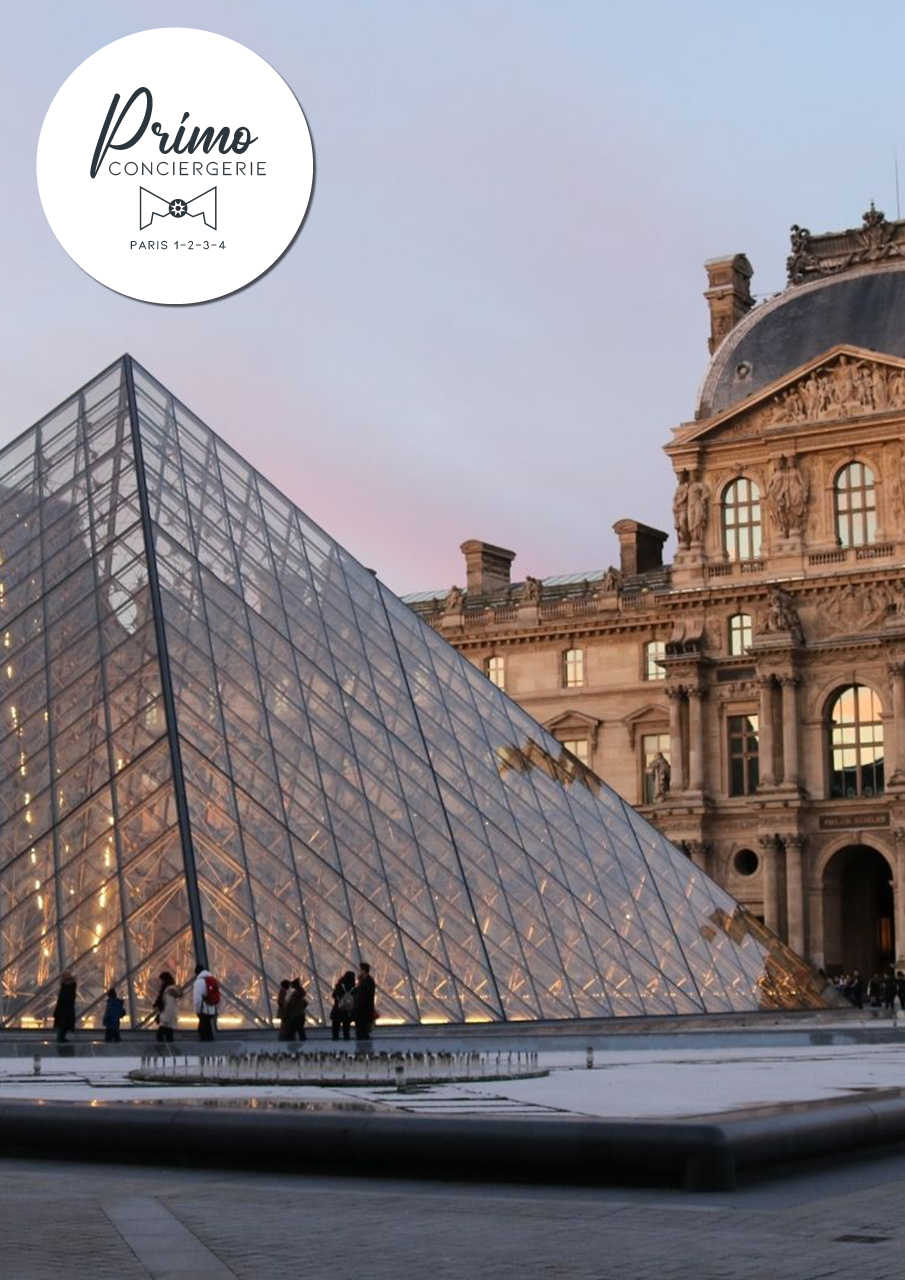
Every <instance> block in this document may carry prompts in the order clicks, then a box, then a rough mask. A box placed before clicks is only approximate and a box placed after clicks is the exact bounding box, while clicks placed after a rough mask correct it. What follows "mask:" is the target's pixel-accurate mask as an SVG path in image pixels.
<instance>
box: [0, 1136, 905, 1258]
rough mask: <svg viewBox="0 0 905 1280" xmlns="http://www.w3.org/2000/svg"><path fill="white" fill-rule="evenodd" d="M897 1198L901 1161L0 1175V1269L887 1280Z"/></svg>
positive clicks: (45, 1166) (14, 1164)
mask: <svg viewBox="0 0 905 1280" xmlns="http://www.w3.org/2000/svg"><path fill="white" fill-rule="evenodd" d="M903 1201H905V1156H887V1157H884V1158H878V1159H872V1160H871V1159H868V1160H866V1161H865V1160H859V1161H858V1162H856V1163H851V1164H845V1163H843V1164H839V1163H835V1164H834V1166H833V1167H832V1168H830V1169H826V1170H822V1171H821V1170H816V1171H811V1172H808V1173H800V1172H798V1173H796V1174H794V1175H792V1176H786V1177H783V1178H781V1179H779V1180H777V1181H773V1182H768V1183H758V1184H754V1185H751V1186H748V1187H742V1188H741V1189H740V1190H739V1191H737V1192H735V1193H734V1194H732V1195H724V1196H717V1195H712V1196H707V1195H696V1196H691V1195H686V1194H683V1193H681V1192H664V1191H631V1192H627V1191H624V1190H621V1191H613V1190H611V1191H598V1190H589V1189H586V1188H582V1189H560V1188H556V1189H549V1188H531V1189H526V1188H512V1187H504V1186H492V1187H488V1186H473V1185H469V1186H459V1185H444V1184H441V1183H433V1182H425V1181H413V1182H411V1183H403V1182H399V1181H394V1182H388V1181H370V1180H364V1179H351V1178H344V1179H329V1178H317V1179H314V1178H309V1177H301V1176H288V1175H275V1174H249V1173H239V1172H231V1173H222V1172H203V1171H173V1170H169V1169H168V1170H159V1169H136V1168H131V1167H124V1168H119V1167H111V1166H105V1165H87V1166H82V1165H77V1164H59V1163H52V1162H40V1161H22V1160H5V1161H0V1241H2V1264H0V1269H2V1274H3V1277H4V1280H45V1278H46V1280H50V1278H51V1277H52V1278H53V1280H58V1278H59V1277H61V1276H62V1277H70V1278H71V1280H93V1278H94V1277H111V1280H148V1278H149V1277H153V1280H227V1278H228V1277H240V1278H242V1280H282V1278H283V1277H286V1278H287V1280H289V1278H291V1280H297V1278H298V1277H299V1276H308V1277H314V1278H316V1280H322V1278H326V1277H330V1278H333V1280H346V1278H348V1280H361V1278H362V1277H369V1278H370V1280H400V1278H408V1277H411V1278H413V1280H419V1278H420V1277H429V1278H430V1280H447V1278H449V1280H453V1277H454V1278H455V1280H483V1278H484V1277H487V1278H488V1280H509V1278H510V1277H512V1278H513V1280H531V1278H533V1277H545V1278H546V1277H557V1278H559V1277H564V1278H567V1280H685V1278H686V1277H687V1278H688V1280H723V1278H724V1277H725V1278H726V1280H729V1278H730V1277H731V1278H732V1280H828V1278H830V1277H838V1278H839V1280H849V1278H850V1277H859V1280H887V1278H889V1280H892V1278H893V1277H895V1278H896V1280H898V1277H900V1276H901V1274H902V1256H903V1248H905V1224H903V1221H902V1204H903ZM847 1237H848V1238H847Z"/></svg>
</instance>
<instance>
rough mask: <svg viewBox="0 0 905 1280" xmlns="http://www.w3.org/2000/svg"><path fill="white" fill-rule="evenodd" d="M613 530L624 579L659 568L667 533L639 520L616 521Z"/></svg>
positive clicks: (661, 562)
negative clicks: (617, 542) (617, 544)
mask: <svg viewBox="0 0 905 1280" xmlns="http://www.w3.org/2000/svg"><path fill="white" fill-rule="evenodd" d="M613 530H614V532H615V533H616V536H617V537H618V539H619V567H620V569H621V570H622V576H623V577H624V578H628V577H633V576H634V575H635V574H637V573H647V571H648V570H649V569H659V568H660V567H661V565H662V564H663V543H664V542H665V541H666V539H667V538H668V537H669V534H668V533H664V532H663V530H662V529H652V528H651V526H650V525H649V524H642V523H641V522H640V520H617V521H616V523H615V524H614V525H613Z"/></svg>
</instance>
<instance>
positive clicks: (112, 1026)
mask: <svg viewBox="0 0 905 1280" xmlns="http://www.w3.org/2000/svg"><path fill="white" fill-rule="evenodd" d="M190 985H191V994H192V1007H193V1009H194V1011H195V1015H196V1017H197V1018H198V1038H199V1040H213V1039H214V1035H215V1033H216V1028H217V1013H218V1011H219V1007H220V983H219V982H218V981H217V979H216V978H215V977H214V975H213V974H212V973H211V971H210V970H209V969H208V968H207V967H206V966H205V965H203V964H199V965H196V966H195V976H194V979H193V981H192V982H191V984H189V983H184V984H180V983H178V982H177V981H176V979H175V977H174V976H173V974H172V973H171V972H170V971H169V969H164V971H163V972H162V973H161V974H160V975H159V976H158V988H157V994H156V996H155V997H154V1003H153V1005H152V1010H153V1015H154V1022H155V1024H156V1035H157V1040H158V1042H159V1043H161V1044H172V1043H173V1040H174V1038H175V1035H176V1027H177V1025H178V1021H179V1001H180V1000H181V999H182V998H183V996H185V995H186V993H187V991H188V989H189V986H190ZM77 990H78V984H77V982H76V978H75V975H74V974H72V973H70V972H68V971H67V972H66V973H64V974H62V975H61V977H60V989H59V992H58V994H57V1002H56V1006H55V1008H54V1013H53V1025H54V1029H55V1031H56V1038H57V1043H58V1044H65V1043H66V1038H67V1036H68V1035H69V1034H70V1033H71V1032H73V1031H75V1024H76V1009H75V1007H76V994H77ZM376 993H377V989H376V985H375V983H374V979H373V978H372V977H371V966H370V965H369V964H365V963H362V964H360V965H359V966H358V973H357V974H356V973H354V972H353V971H352V970H351V969H348V970H346V972H345V973H344V974H343V975H342V977H341V978H339V979H337V982H336V985H335V986H334V988H333V993H332V1001H333V1003H332V1006H331V1009H330V1026H331V1029H332V1032H333V1039H334V1040H339V1039H340V1037H342V1039H344V1040H348V1039H350V1036H351V1030H352V1024H353V1023H354V1024H355V1039H356V1040H359V1041H360V1040H369V1039H370V1037H371V1032H372V1030H373V1027H374V1023H375V1022H376V1020H377V1010H376V1007H375V999H376ZM307 1008H308V997H307V995H306V994H305V988H304V987H303V986H302V980H301V978H292V979H289V978H285V979H284V980H283V981H282V982H281V983H280V990H279V994H278V996H277V1018H278V1020H279V1024H280V1030H279V1038H280V1039H281V1040H296V1039H298V1040H304V1039H305V1013H306V1010H307ZM125 1016H126V1005H125V1002H124V1001H123V999H122V997H121V996H119V995H118V994H117V991H116V988H115V987H111V988H110V989H109V990H108V992H107V1001H106V1004H105V1006H104V1016H103V1024H104V1039H105V1041H106V1042H107V1043H108V1044H115V1043H117V1042H118V1041H119V1040H120V1039H121V1036H120V1023H121V1022H122V1020H123V1018H124V1017H125Z"/></svg>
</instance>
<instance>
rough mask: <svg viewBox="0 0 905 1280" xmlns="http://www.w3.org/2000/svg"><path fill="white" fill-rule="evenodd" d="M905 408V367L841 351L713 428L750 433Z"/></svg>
mask: <svg viewBox="0 0 905 1280" xmlns="http://www.w3.org/2000/svg"><path fill="white" fill-rule="evenodd" d="M887 409H905V369H902V368H899V367H898V366H896V365H890V364H881V363H879V362H876V361H873V360H864V359H859V358H857V357H855V356H851V355H846V354H844V353H843V354H841V355H839V356H837V357H836V358H835V360H834V361H832V362H831V363H829V364H826V365H823V366H822V367H821V368H819V369H815V370H814V371H813V372H812V373H809V374H807V376H806V377H804V378H800V379H799V380H798V381H797V382H795V383H793V384H792V385H791V386H790V387H786V388H785V389H784V390H783V391H778V392H777V393H776V395H774V396H772V397H771V398H770V399H769V400H768V401H766V402H765V403H763V404H760V405H758V406H757V407H756V408H753V409H751V410H750V411H749V412H747V413H743V414H741V415H740V416H739V417H738V418H737V419H733V420H732V421H730V422H727V423H726V424H725V426H722V427H719V428H717V432H718V435H719V438H720V439H723V440H730V439H734V438H736V437H744V436H754V435H758V434H759V433H760V432H762V431H763V430H765V429H766V428H767V427H777V426H797V425H798V424H799V423H804V422H820V421H829V420H832V419H838V418H851V417H858V416H859V415H862V414H867V413H881V412H883V411H884V410H887Z"/></svg>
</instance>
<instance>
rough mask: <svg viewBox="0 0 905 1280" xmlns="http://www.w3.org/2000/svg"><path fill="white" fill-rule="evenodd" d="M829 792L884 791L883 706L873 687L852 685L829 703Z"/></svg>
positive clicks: (847, 795)
mask: <svg viewBox="0 0 905 1280" xmlns="http://www.w3.org/2000/svg"><path fill="white" fill-rule="evenodd" d="M829 729H830V795H831V796H832V797H833V799H853V798H855V797H856V796H877V795H880V794H881V792H882V791H883V785H884V776H883V772H884V771H883V706H882V704H881V702H880V699H879V698H878V697H877V695H876V694H875V693H874V691H873V689H868V688H867V687H866V686H865V685H863V684H853V685H849V687H848V688H847V689H842V690H840V692H839V693H837V694H836V696H835V698H834V699H833V701H832V704H831V706H830V715H829Z"/></svg>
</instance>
